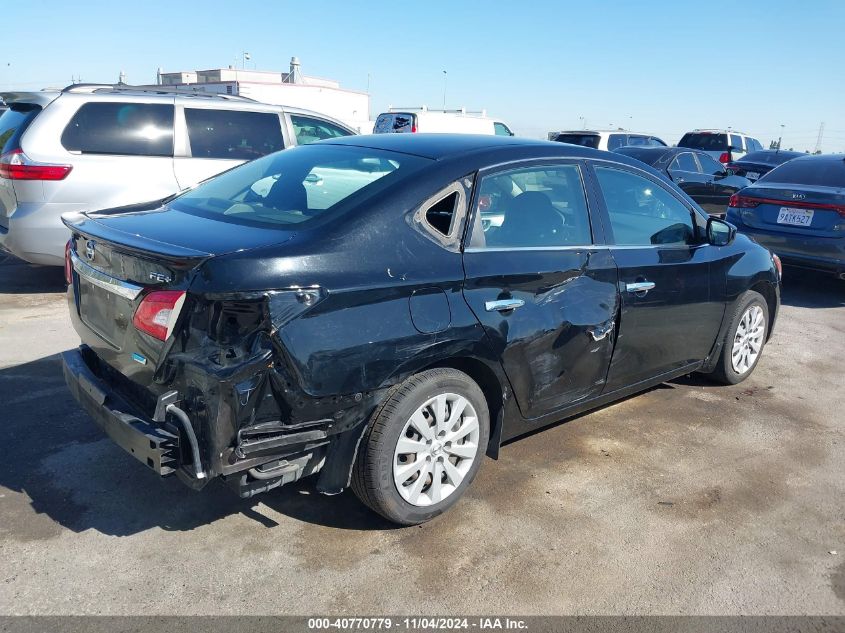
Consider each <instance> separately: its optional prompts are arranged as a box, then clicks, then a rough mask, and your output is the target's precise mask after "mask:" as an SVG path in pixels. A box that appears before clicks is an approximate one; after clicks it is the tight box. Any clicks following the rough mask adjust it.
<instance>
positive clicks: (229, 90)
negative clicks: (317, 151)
mask: <svg viewBox="0 0 845 633" xmlns="http://www.w3.org/2000/svg"><path fill="white" fill-rule="evenodd" d="M157 83H158V85H161V86H178V87H183V88H188V89H193V90H202V91H204V92H215V93H223V94H230V95H240V96H242V97H249V98H250V99H255V100H256V101H261V102H262V103H274V104H277V105H286V106H293V107H299V108H306V109H308V110H314V111H315V112H320V113H322V114H325V115H327V116H330V117H334V118H335V119H338V120H340V121H343V122H344V123H346V124H347V125H349V126H351V127H353V128H355V129H357V130H358V131H359V132H361V133H363V134H369V133H370V132H372V129H373V123H372V121H370V95H369V94H367V93H366V92H360V91H358V90H347V89H345V88H341V87H340V83H339V82H337V81H333V80H331V79H321V78H320V77H309V76H307V75H303V74H302V71H301V70H300V65H299V60H298V59H297V58H296V57H293V58H291V60H290V71H289V72H286V73H285V72H273V71H264V70H246V69H240V68H233V67H232V66H230V67H229V68H214V69H211V70H197V71H188V72H184V71H182V72H168V73H166V72H162V71H161V69H159V71H158V77H157Z"/></svg>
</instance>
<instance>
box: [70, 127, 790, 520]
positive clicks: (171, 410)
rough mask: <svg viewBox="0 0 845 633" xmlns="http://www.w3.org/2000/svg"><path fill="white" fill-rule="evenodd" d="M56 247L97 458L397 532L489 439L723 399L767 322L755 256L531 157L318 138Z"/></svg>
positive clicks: (525, 151) (541, 151) (124, 212)
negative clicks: (277, 498)
mask: <svg viewBox="0 0 845 633" xmlns="http://www.w3.org/2000/svg"><path fill="white" fill-rule="evenodd" d="M268 182H269V183H272V184H271V185H270V186H269V187H268ZM495 213H500V214H503V215H504V221H503V222H502V223H501V225H500V226H492V225H490V224H487V225H485V224H484V222H483V219H484V217H485V215H487V214H495ZM65 223H66V224H67V225H68V227H69V228H70V229H71V231H72V232H73V237H72V239H71V241H70V242H69V243H68V252H67V269H66V271H67V276H68V281H69V286H68V293H67V297H68V303H69V308H70V315H71V319H72V321H73V324H74V327H75V328H76V331H77V332H78V333H79V336H80V338H81V340H82V346H81V347H80V348H79V349H78V350H73V351H68V352H66V353H65V354H64V355H63V360H64V371H65V377H66V379H67V382H68V385H69V387H70V389H71V391H72V393H73V394H74V396H75V397H76V399H77V400H78V401H79V403H80V404H81V405H82V406H83V407H84V408H85V409H86V410H87V411H88V412H89V413H90V414H91V416H92V417H93V418H94V420H95V421H96V422H97V424H99V425H100V426H101V427H102V428H103V429H104V430H105V431H106V432H107V433H108V434H109V435H110V436H111V437H112V439H113V440H114V441H115V442H117V444H119V445H120V446H122V447H123V448H124V449H126V450H127V452H129V453H131V454H132V456H134V457H135V458H136V459H138V460H140V461H141V462H142V463H144V464H145V465H147V466H148V467H149V468H150V469H151V470H153V471H155V472H156V473H159V474H161V475H166V474H171V473H174V472H175V473H177V474H178V476H180V477H181V478H182V479H183V480H184V481H185V482H186V483H188V484H190V485H191V486H194V487H202V486H203V485H204V484H205V483H206V482H207V481H209V480H210V479H212V478H216V477H222V478H223V480H224V481H226V482H227V483H229V484H230V485H231V486H232V487H233V488H234V489H235V490H237V491H238V492H239V494H240V495H242V496H250V495H253V494H256V493H258V492H262V491H265V490H268V489H271V488H274V487H276V486H280V485H282V484H285V483H287V482H290V481H293V480H296V479H298V478H300V477H304V476H306V475H312V474H314V475H316V477H317V481H316V487H317V489H318V490H319V491H321V492H325V493H337V492H339V491H341V490H342V489H344V488H345V487H347V486H349V485H351V487H352V489H353V490H354V491H355V493H356V494H357V495H358V496H359V497H360V499H361V500H362V501H363V502H364V503H365V504H367V505H368V506H369V507H370V508H372V509H373V510H375V511H376V512H378V513H380V514H381V515H383V516H384V517H387V518H388V519H390V520H391V521H395V522H397V523H400V524H415V523H421V522H423V521H426V520H428V519H430V518H432V517H434V516H436V515H438V514H440V513H441V512H443V511H444V510H446V509H447V508H449V507H450V506H451V505H452V504H454V503H455V501H456V500H457V499H458V498H459V497H460V496H461V495H462V494H463V493H464V492H465V490H466V488H467V486H469V484H470V482H471V481H472V479H473V478H474V477H475V475H476V473H477V471H478V468H479V466H480V463H481V460H482V458H483V455H484V454H485V452H486V453H487V454H489V455H492V456H496V455H498V452H499V446H500V443H501V442H502V441H503V440H507V439H509V438H513V437H516V436H519V435H521V434H524V433H528V432H531V431H533V430H536V429H538V428H540V427H543V426H546V425H548V424H551V423H553V422H557V421H559V420H560V419H562V418H564V417H566V416H570V415H573V414H576V413H578V412H581V411H585V410H587V409H590V408H593V407H597V406H601V405H603V404H606V403H608V402H610V401H613V400H616V399H619V398H623V397H626V396H628V395H630V394H632V393H635V392H637V391H641V390H643V389H647V388H649V387H651V386H653V385H656V384H658V383H661V382H663V381H666V380H670V379H672V378H675V377H677V376H681V375H684V374H687V373H690V372H694V371H699V372H703V373H708V374H710V375H712V376H713V377H714V378H715V379H717V380H720V381H722V382H726V383H737V382H740V381H742V380H744V379H745V378H747V377H748V376H749V374H751V372H752V371H753V370H754V367H755V366H756V364H757V363H758V362H759V359H760V355H761V353H762V351H763V346H764V344H765V342H766V340H767V339H768V337H769V336H770V335H771V332H772V327H773V325H774V323H775V317H776V315H777V312H778V306H779V296H780V289H779V274H778V270H777V268H776V263H775V260H773V259H772V257H771V256H770V254H769V252H768V251H767V250H766V249H764V248H762V247H761V246H758V245H757V244H755V243H754V242H753V241H751V240H750V239H748V238H746V237H744V236H741V235H740V236H737V235H736V233H735V231H734V228H733V227H732V226H731V225H729V224H727V223H726V222H724V221H722V220H718V219H716V218H712V217H708V216H707V214H705V213H704V212H703V211H702V210H701V209H699V208H698V207H697V206H696V205H695V203H693V202H692V201H691V200H690V199H689V198H688V197H687V196H686V195H684V193H683V192H682V191H681V190H680V189H678V188H677V187H676V186H675V185H673V184H672V183H670V182H667V181H666V180H665V179H663V178H662V177H661V176H660V175H659V174H658V173H657V172H655V171H654V170H652V169H651V168H649V167H647V166H645V165H643V164H642V163H640V162H638V161H635V160H633V159H630V158H628V157H626V156H623V155H621V154H609V153H607V152H597V151H595V150H590V149H586V148H582V147H574V146H571V145H565V144H562V143H549V142H546V141H531V140H527V139H515V138H509V137H495V136H465V135H446V134H443V135H426V134H420V135H417V134H384V135H373V136H359V137H356V138H354V139H352V138H346V139H332V140H330V141H323V142H321V143H315V144H313V145H308V146H305V147H299V148H296V149H294V150H291V151H287V152H280V153H277V154H273V155H270V156H266V157H264V158H260V159H258V160H255V161H253V162H250V163H247V164H246V165H243V166H241V167H238V168H237V169H233V170H231V171H228V172H226V173H224V174H221V175H220V176H218V177H216V178H213V179H211V180H209V181H207V182H205V183H203V184H201V185H200V186H198V187H196V188H195V189H192V190H190V191H188V192H186V193H184V194H182V195H180V196H177V197H175V198H173V199H171V200H167V201H164V202H163V203H161V204H150V205H138V206H135V207H132V208H129V209H120V210H119V212H118V213H112V212H110V211H102V212H88V213H82V214H75V215H73V216H65Z"/></svg>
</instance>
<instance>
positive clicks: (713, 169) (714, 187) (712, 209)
mask: <svg viewBox="0 0 845 633" xmlns="http://www.w3.org/2000/svg"><path fill="white" fill-rule="evenodd" d="M695 157H696V158H697V159H698V163H699V165H700V166H701V173H702V174H703V175H704V177H705V179H706V181H707V188H708V191H707V198H706V200H705V201H704V203H703V204H701V203H699V204H701V206H702V207H703V208H704V210H705V211H707V213H710V214H711V215H718V216H724V215H725V210H726V209H727V208H728V201H729V200H730V198H731V195H733V194H734V193H736V192H737V190H738V189H741V188H742V187H743V186H744V185H747V184H748V183H747V182H745V181H744V180H741V179H740V178H739V177H738V176H733V175H728V171H727V170H726V169H725V166H724V165H723V164H722V163H720V162H719V161H716V160H714V159H712V158H710V156H708V155H707V154H704V153H699V154H696V155H695ZM696 202H698V201H696Z"/></svg>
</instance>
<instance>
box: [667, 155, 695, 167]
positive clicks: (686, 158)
mask: <svg viewBox="0 0 845 633" xmlns="http://www.w3.org/2000/svg"><path fill="white" fill-rule="evenodd" d="M669 171H692V172H697V171H698V165H696V164H695V159H694V158H693V157H692V154H690V153H689V152H683V153H681V154H678V155H677V156H675V160H673V161H672V164H671V165H670V166H669Z"/></svg>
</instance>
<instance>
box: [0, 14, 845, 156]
mask: <svg viewBox="0 0 845 633" xmlns="http://www.w3.org/2000/svg"><path fill="white" fill-rule="evenodd" d="M0 1H2V0H0ZM3 4H4V5H6V6H4V7H3V9H2V11H0V24H2V25H3V29H2V35H0V42H2V50H0V90H8V89H14V88H24V89H38V88H42V87H45V86H61V85H66V84H68V83H70V81H71V77H77V76H79V77H81V78H82V80H83V81H108V82H113V81H117V79H118V74H119V73H120V71H121V70H123V71H125V72H126V74H127V80H128V81H129V82H130V83H152V82H153V81H154V80H155V72H156V68H157V67H159V66H161V67H163V68H164V69H165V70H166V71H173V70H191V69H202V68H214V67H220V66H226V65H228V64H231V63H234V62H235V60H236V59H240V54H241V52H242V51H248V52H249V53H250V54H251V56H252V61H251V62H249V64H253V63H254V64H255V65H256V67H257V68H258V69H262V70H286V69H287V67H288V62H289V60H290V58H291V56H292V55H296V56H298V57H299V58H300V60H301V61H302V69H303V72H304V73H305V74H308V75H316V76H322V77H328V78H332V79H337V80H339V81H340V82H341V85H343V86H344V87H348V88H354V89H360V90H365V89H366V87H367V76H368V74H369V76H370V88H371V94H372V102H371V109H372V110H373V112H374V113H378V112H379V111H380V110H382V109H384V108H385V107H386V106H387V105H388V104H396V105H416V104H423V103H426V104H429V105H432V106H437V107H439V106H440V105H441V104H442V101H443V70H447V71H448V77H447V87H446V91H447V103H448V105H449V106H450V107H458V106H461V105H465V106H467V107H468V108H470V109H480V108H486V109H487V110H488V112H489V113H491V114H493V115H495V116H497V117H501V118H503V119H504V120H506V121H507V122H508V123H509V124H510V125H511V126H512V127H513V128H514V129H515V130H516V131H517V132H518V133H520V134H522V135H525V136H533V137H545V133H546V132H547V131H549V130H553V129H561V128H580V127H581V120H580V119H579V117H585V118H586V121H587V125H588V126H589V127H602V128H604V127H608V126H609V125H610V124H611V123H612V124H613V125H614V126H624V127H628V128H631V129H636V130H640V131H650V132H653V133H656V134H659V135H661V136H662V137H663V138H664V140H666V141H667V142H669V143H670V144H671V143H675V142H677V141H678V139H679V137H680V135H681V134H682V133H683V132H684V131H686V130H688V129H692V128H695V127H728V126H731V127H733V128H734V129H740V130H744V131H746V132H748V133H750V134H753V135H756V136H757V137H758V138H759V139H760V140H761V141H762V142H763V144H764V145H767V144H768V142H769V141H770V140H771V139H773V138H777V136H778V134H779V132H780V126H781V124H783V125H785V126H786V127H785V131H784V147H789V146H793V147H795V149H800V150H804V149H810V150H812V149H813V147H814V146H815V142H816V135H817V132H818V127H819V123H820V122H822V121H824V122H825V124H826V126H825V138H824V142H823V146H822V147H823V149H824V150H825V151H826V152H829V151H843V150H845V35H843V33H845V2H843V1H842V0H811V1H806V0H805V1H803V2H796V1H793V2H785V1H782V0H768V1H766V0H733V1H727V0H707V1H698V2H694V1H689V2H681V1H671V0H670V1H660V2H658V1H649V2H624V1H610V0H608V1H603V0H595V1H584V0H581V1H580V2H569V1H563V0H561V1H558V2H545V1H542V2H541V1H535V0H530V1H529V0H524V1H523V2H500V1H498V2H497V1H496V0H487V1H475V0H473V1H459V0H453V1H452V2H446V1H440V0H432V1H429V2H384V1H383V0H382V1H380V2H369V1H367V0H361V1H360V2H344V1H323V2H321V1H319V0H312V1H310V2H302V1H301V0H299V1H297V2H280V1H278V0H275V1H274V0H265V1H263V2H259V1H254V0H253V1H248V2H238V1H237V0H228V1H227V2H220V1H217V0H202V1H197V0H190V1H189V0H168V1H163V0H143V1H141V2H134V3H132V2H106V1H93V0H76V1H74V2H68V1H59V0H25V1H12V0H5V1H4V2H3Z"/></svg>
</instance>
